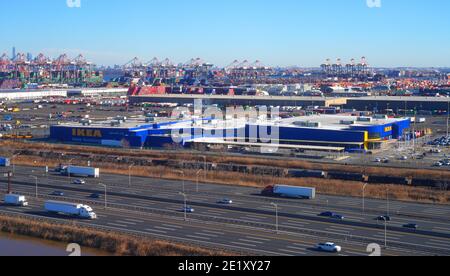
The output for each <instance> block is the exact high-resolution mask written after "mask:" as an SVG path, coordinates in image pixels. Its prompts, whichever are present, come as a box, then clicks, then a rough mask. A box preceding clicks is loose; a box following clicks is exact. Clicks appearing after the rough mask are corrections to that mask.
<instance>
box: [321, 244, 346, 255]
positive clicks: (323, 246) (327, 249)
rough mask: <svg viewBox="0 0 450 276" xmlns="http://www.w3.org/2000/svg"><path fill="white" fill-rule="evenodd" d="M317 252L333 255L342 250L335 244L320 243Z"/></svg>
mask: <svg viewBox="0 0 450 276" xmlns="http://www.w3.org/2000/svg"><path fill="white" fill-rule="evenodd" d="M317 250H320V251H325V252H332V253H339V252H341V251H342V248H341V247H340V246H338V245H336V244H334V243H331V242H327V243H319V244H318V245H317Z"/></svg>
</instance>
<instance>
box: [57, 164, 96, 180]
mask: <svg viewBox="0 0 450 276" xmlns="http://www.w3.org/2000/svg"><path fill="white" fill-rule="evenodd" d="M59 172H60V173H61V174H62V175H71V176H86V177H93V178H99V177H100V169H99V168H92V167H79V166H65V167H61V168H59Z"/></svg>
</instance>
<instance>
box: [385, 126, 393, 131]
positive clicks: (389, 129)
mask: <svg viewBox="0 0 450 276" xmlns="http://www.w3.org/2000/svg"><path fill="white" fill-rule="evenodd" d="M391 131H392V127H391V126H390V127H385V128H384V132H391Z"/></svg>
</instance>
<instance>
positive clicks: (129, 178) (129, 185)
mask: <svg viewBox="0 0 450 276" xmlns="http://www.w3.org/2000/svg"><path fill="white" fill-rule="evenodd" d="M132 167H134V164H131V165H130V166H128V187H131V168H132Z"/></svg>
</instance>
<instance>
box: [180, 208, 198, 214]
mask: <svg viewBox="0 0 450 276" xmlns="http://www.w3.org/2000/svg"><path fill="white" fill-rule="evenodd" d="M181 211H182V212H186V213H194V212H195V210H194V208H192V207H190V206H186V207H184V208H183V210H181Z"/></svg>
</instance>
